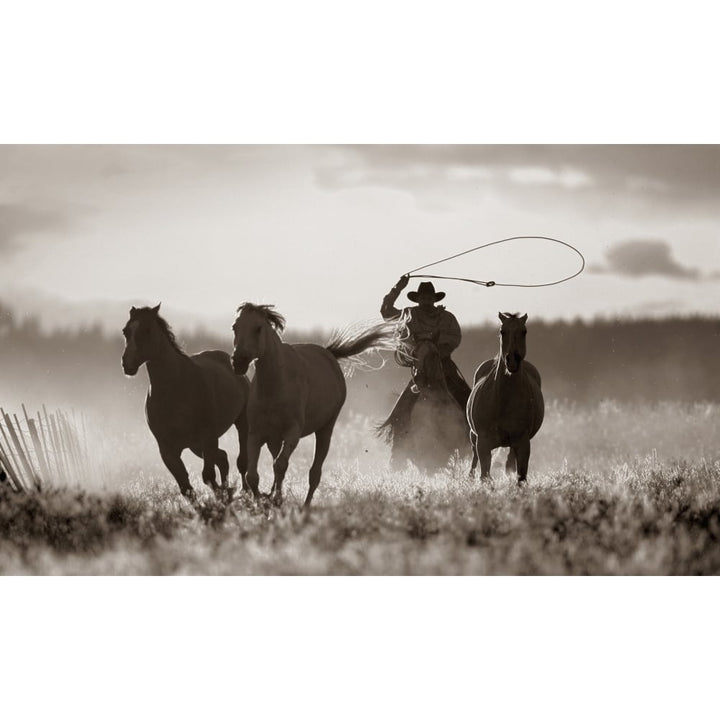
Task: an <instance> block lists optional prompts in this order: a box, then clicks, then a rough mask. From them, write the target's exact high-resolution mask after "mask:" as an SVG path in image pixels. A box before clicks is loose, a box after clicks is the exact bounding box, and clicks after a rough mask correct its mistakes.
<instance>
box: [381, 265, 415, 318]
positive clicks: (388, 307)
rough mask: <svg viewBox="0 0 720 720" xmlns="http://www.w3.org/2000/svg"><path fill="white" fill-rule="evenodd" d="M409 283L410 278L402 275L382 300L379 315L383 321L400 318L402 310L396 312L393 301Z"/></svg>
mask: <svg viewBox="0 0 720 720" xmlns="http://www.w3.org/2000/svg"><path fill="white" fill-rule="evenodd" d="M409 282H410V278H409V277H408V276H407V275H403V276H402V277H401V278H400V279H399V280H398V281H397V282H396V283H395V285H394V286H393V288H392V290H390V292H389V293H388V294H387V295H386V296H385V297H384V298H383V301H382V305H381V306H380V314H381V315H382V316H383V320H397V319H398V318H399V317H400V315H401V314H402V310H398V309H397V308H396V307H395V301H396V300H397V299H398V297H399V296H400V293H401V292H402V291H403V290H404V289H405V288H406V287H407V284H408V283H409Z"/></svg>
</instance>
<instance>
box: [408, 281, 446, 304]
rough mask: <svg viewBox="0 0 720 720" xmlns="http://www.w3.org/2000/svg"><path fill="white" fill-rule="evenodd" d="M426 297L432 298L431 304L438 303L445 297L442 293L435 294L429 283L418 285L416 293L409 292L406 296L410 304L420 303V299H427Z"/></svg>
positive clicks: (432, 286)
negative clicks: (430, 296)
mask: <svg viewBox="0 0 720 720" xmlns="http://www.w3.org/2000/svg"><path fill="white" fill-rule="evenodd" d="M428 295H432V296H433V298H434V299H433V302H439V301H440V300H442V299H443V298H444V297H445V293H444V292H435V286H434V285H433V284H432V283H431V282H421V283H420V285H418V289H417V291H415V290H411V291H410V292H409V293H408V294H407V296H408V300H411V301H412V302H420V298H422V297H427V296H428Z"/></svg>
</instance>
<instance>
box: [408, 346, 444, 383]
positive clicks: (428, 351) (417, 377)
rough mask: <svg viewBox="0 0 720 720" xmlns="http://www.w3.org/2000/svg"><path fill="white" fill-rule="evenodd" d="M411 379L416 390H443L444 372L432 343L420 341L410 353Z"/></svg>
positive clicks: (438, 354)
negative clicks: (438, 388)
mask: <svg viewBox="0 0 720 720" xmlns="http://www.w3.org/2000/svg"><path fill="white" fill-rule="evenodd" d="M412 358H413V379H414V381H415V386H416V387H417V388H418V389H429V388H435V387H440V388H442V389H445V387H446V384H445V372H444V371H443V366H442V360H441V358H440V353H439V352H438V349H437V347H436V345H435V343H434V342H432V341H430V340H421V341H420V342H418V343H417V344H416V345H415V347H414V348H413V351H412Z"/></svg>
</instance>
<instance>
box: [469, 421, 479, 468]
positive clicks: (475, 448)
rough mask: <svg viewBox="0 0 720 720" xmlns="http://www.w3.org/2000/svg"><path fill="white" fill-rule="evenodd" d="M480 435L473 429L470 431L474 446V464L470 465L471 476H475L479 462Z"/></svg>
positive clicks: (472, 445)
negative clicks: (478, 442)
mask: <svg viewBox="0 0 720 720" xmlns="http://www.w3.org/2000/svg"><path fill="white" fill-rule="evenodd" d="M477 440H478V436H477V435H476V434H475V432H474V431H473V430H471V431H470V447H471V448H472V464H471V465H470V477H471V478H472V477H475V468H476V467H477V464H478V449H477Z"/></svg>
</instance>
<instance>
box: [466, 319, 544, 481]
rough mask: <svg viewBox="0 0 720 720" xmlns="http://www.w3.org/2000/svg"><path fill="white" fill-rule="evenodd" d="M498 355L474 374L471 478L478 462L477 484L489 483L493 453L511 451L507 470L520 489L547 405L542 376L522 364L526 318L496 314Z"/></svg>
mask: <svg viewBox="0 0 720 720" xmlns="http://www.w3.org/2000/svg"><path fill="white" fill-rule="evenodd" d="M498 317H499V318H500V323H501V328H500V352H499V353H498V355H497V357H495V358H494V359H492V360H486V361H485V362H484V363H482V365H480V367H478V369H477V370H476V371H475V377H474V379H473V389H472V392H471V393H470V398H469V400H468V404H467V419H468V423H469V424H470V443H471V445H472V448H473V459H472V466H471V468H470V475H471V476H472V475H474V473H475V468H476V466H477V463H478V460H479V461H480V470H481V479H490V464H491V453H492V450H494V449H495V448H497V447H509V448H510V452H509V454H508V457H507V462H506V465H505V469H506V471H507V472H513V471H515V470H516V471H517V481H518V485H522V484H523V483H525V482H526V481H527V471H528V463H529V460H530V440H531V438H533V437H534V436H535V434H536V433H537V431H538V430H539V429H540V426H541V425H542V422H543V417H544V414H545V403H544V400H543V394H542V389H541V380H540V373H539V372H538V371H537V368H536V367H535V366H534V365H532V364H531V363H529V362H527V360H525V354H526V335H527V328H526V326H525V324H526V322H527V315H523V316H522V317H518V315H517V313H513V314H510V313H499V314H498Z"/></svg>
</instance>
